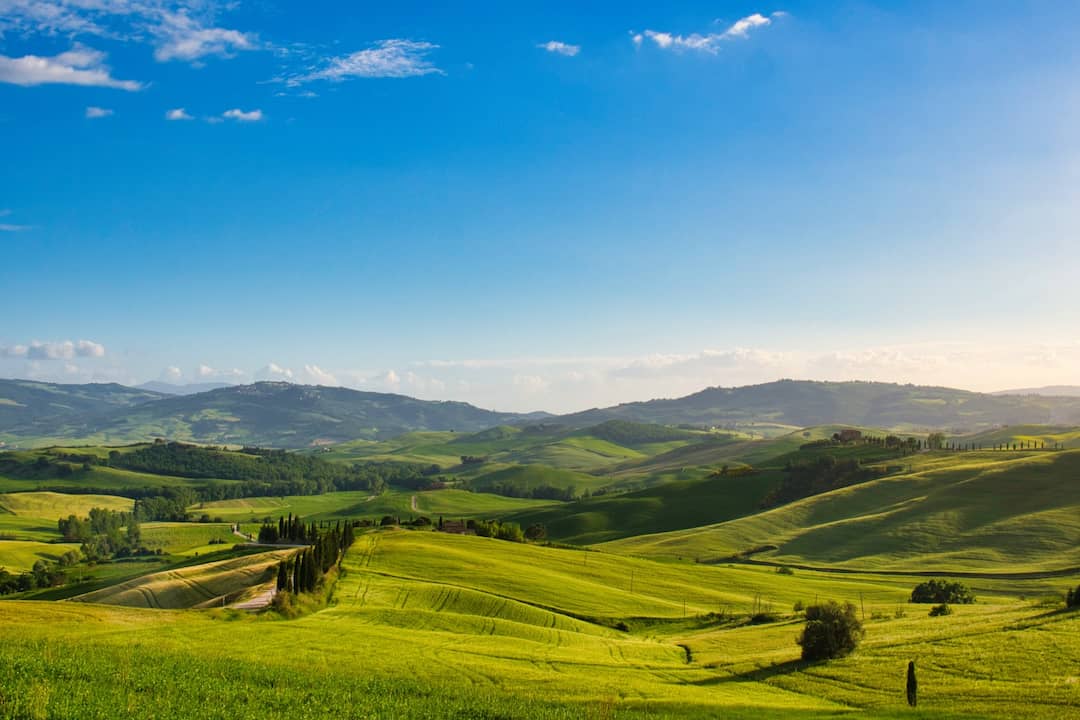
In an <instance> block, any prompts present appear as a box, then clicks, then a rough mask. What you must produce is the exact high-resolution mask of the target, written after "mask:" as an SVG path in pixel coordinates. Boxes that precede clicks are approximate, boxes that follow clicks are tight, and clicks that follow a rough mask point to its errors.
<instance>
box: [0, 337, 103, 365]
mask: <svg viewBox="0 0 1080 720" xmlns="http://www.w3.org/2000/svg"><path fill="white" fill-rule="evenodd" d="M0 357H6V358H27V359H29V360H71V359H72V358H76V357H83V358H101V357H105V346H104V345H102V344H101V343H96V342H94V341H93V340H61V341H58V342H41V341H39V340H33V341H31V342H30V344H29V345H0Z"/></svg>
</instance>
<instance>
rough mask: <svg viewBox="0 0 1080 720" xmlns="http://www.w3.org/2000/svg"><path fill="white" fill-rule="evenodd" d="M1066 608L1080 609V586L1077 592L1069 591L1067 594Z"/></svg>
mask: <svg viewBox="0 0 1080 720" xmlns="http://www.w3.org/2000/svg"><path fill="white" fill-rule="evenodd" d="M1065 607H1067V608H1077V607H1080V585H1077V586H1076V589H1075V590H1069V591H1068V592H1066V593H1065Z"/></svg>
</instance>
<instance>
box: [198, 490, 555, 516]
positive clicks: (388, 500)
mask: <svg viewBox="0 0 1080 720" xmlns="http://www.w3.org/2000/svg"><path fill="white" fill-rule="evenodd" d="M413 498H415V499H416V509H413V505H412V504H413ZM550 504H551V503H550V502H548V501H544V500H531V499H527V498H509V497H500V496H498V495H490V494H487V493H471V492H466V491H465V490H455V489H444V490H426V491H409V490H391V491H387V492H384V493H381V494H378V495H372V494H370V493H367V492H336V493H326V494H323V495H296V496H288V497H280V498H279V497H257V498H240V499H236V500H218V501H214V502H205V503H199V504H197V505H192V506H191V507H190V508H188V509H189V511H190V512H191V514H192V515H194V516H196V517H198V516H199V515H203V514H205V515H208V516H210V517H212V518H222V519H223V520H226V521H228V522H261V521H262V520H263V519H264V518H268V517H269V518H274V519H276V518H278V517H279V516H282V515H289V514H292V515H298V516H300V517H302V518H304V519H305V520H308V521H310V520H337V519H346V518H348V519H353V520H364V519H367V520H379V519H381V518H382V517H383V516H384V515H392V516H395V517H400V518H402V519H403V520H407V519H408V518H410V517H415V516H419V515H427V516H428V517H431V518H434V517H437V516H439V515H444V516H446V517H447V518H455V519H459V518H494V517H501V516H504V515H507V514H509V513H512V512H516V511H520V510H523V509H527V508H537V507H546V506H547V505H550Z"/></svg>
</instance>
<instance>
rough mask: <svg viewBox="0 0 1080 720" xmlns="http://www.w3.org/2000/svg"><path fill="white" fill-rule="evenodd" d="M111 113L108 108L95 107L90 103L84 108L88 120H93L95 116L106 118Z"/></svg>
mask: <svg viewBox="0 0 1080 720" xmlns="http://www.w3.org/2000/svg"><path fill="white" fill-rule="evenodd" d="M112 114H113V111H112V110H110V109H109V108H103V107H97V106H96V105H91V106H89V107H88V108H86V117H87V118H89V119H90V120H94V119H96V118H106V117H109V116H110V115H112Z"/></svg>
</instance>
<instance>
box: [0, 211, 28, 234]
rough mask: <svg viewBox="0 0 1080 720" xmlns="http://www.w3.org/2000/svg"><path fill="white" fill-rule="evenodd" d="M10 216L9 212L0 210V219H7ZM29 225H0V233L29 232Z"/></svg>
mask: <svg viewBox="0 0 1080 720" xmlns="http://www.w3.org/2000/svg"><path fill="white" fill-rule="evenodd" d="M10 214H11V210H8V209H7V208H4V209H2V210H0V218H2V217H7V216H8V215H10ZM30 229H31V228H30V226H29V225H15V224H12V223H0V232H22V231H23V230H30Z"/></svg>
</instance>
